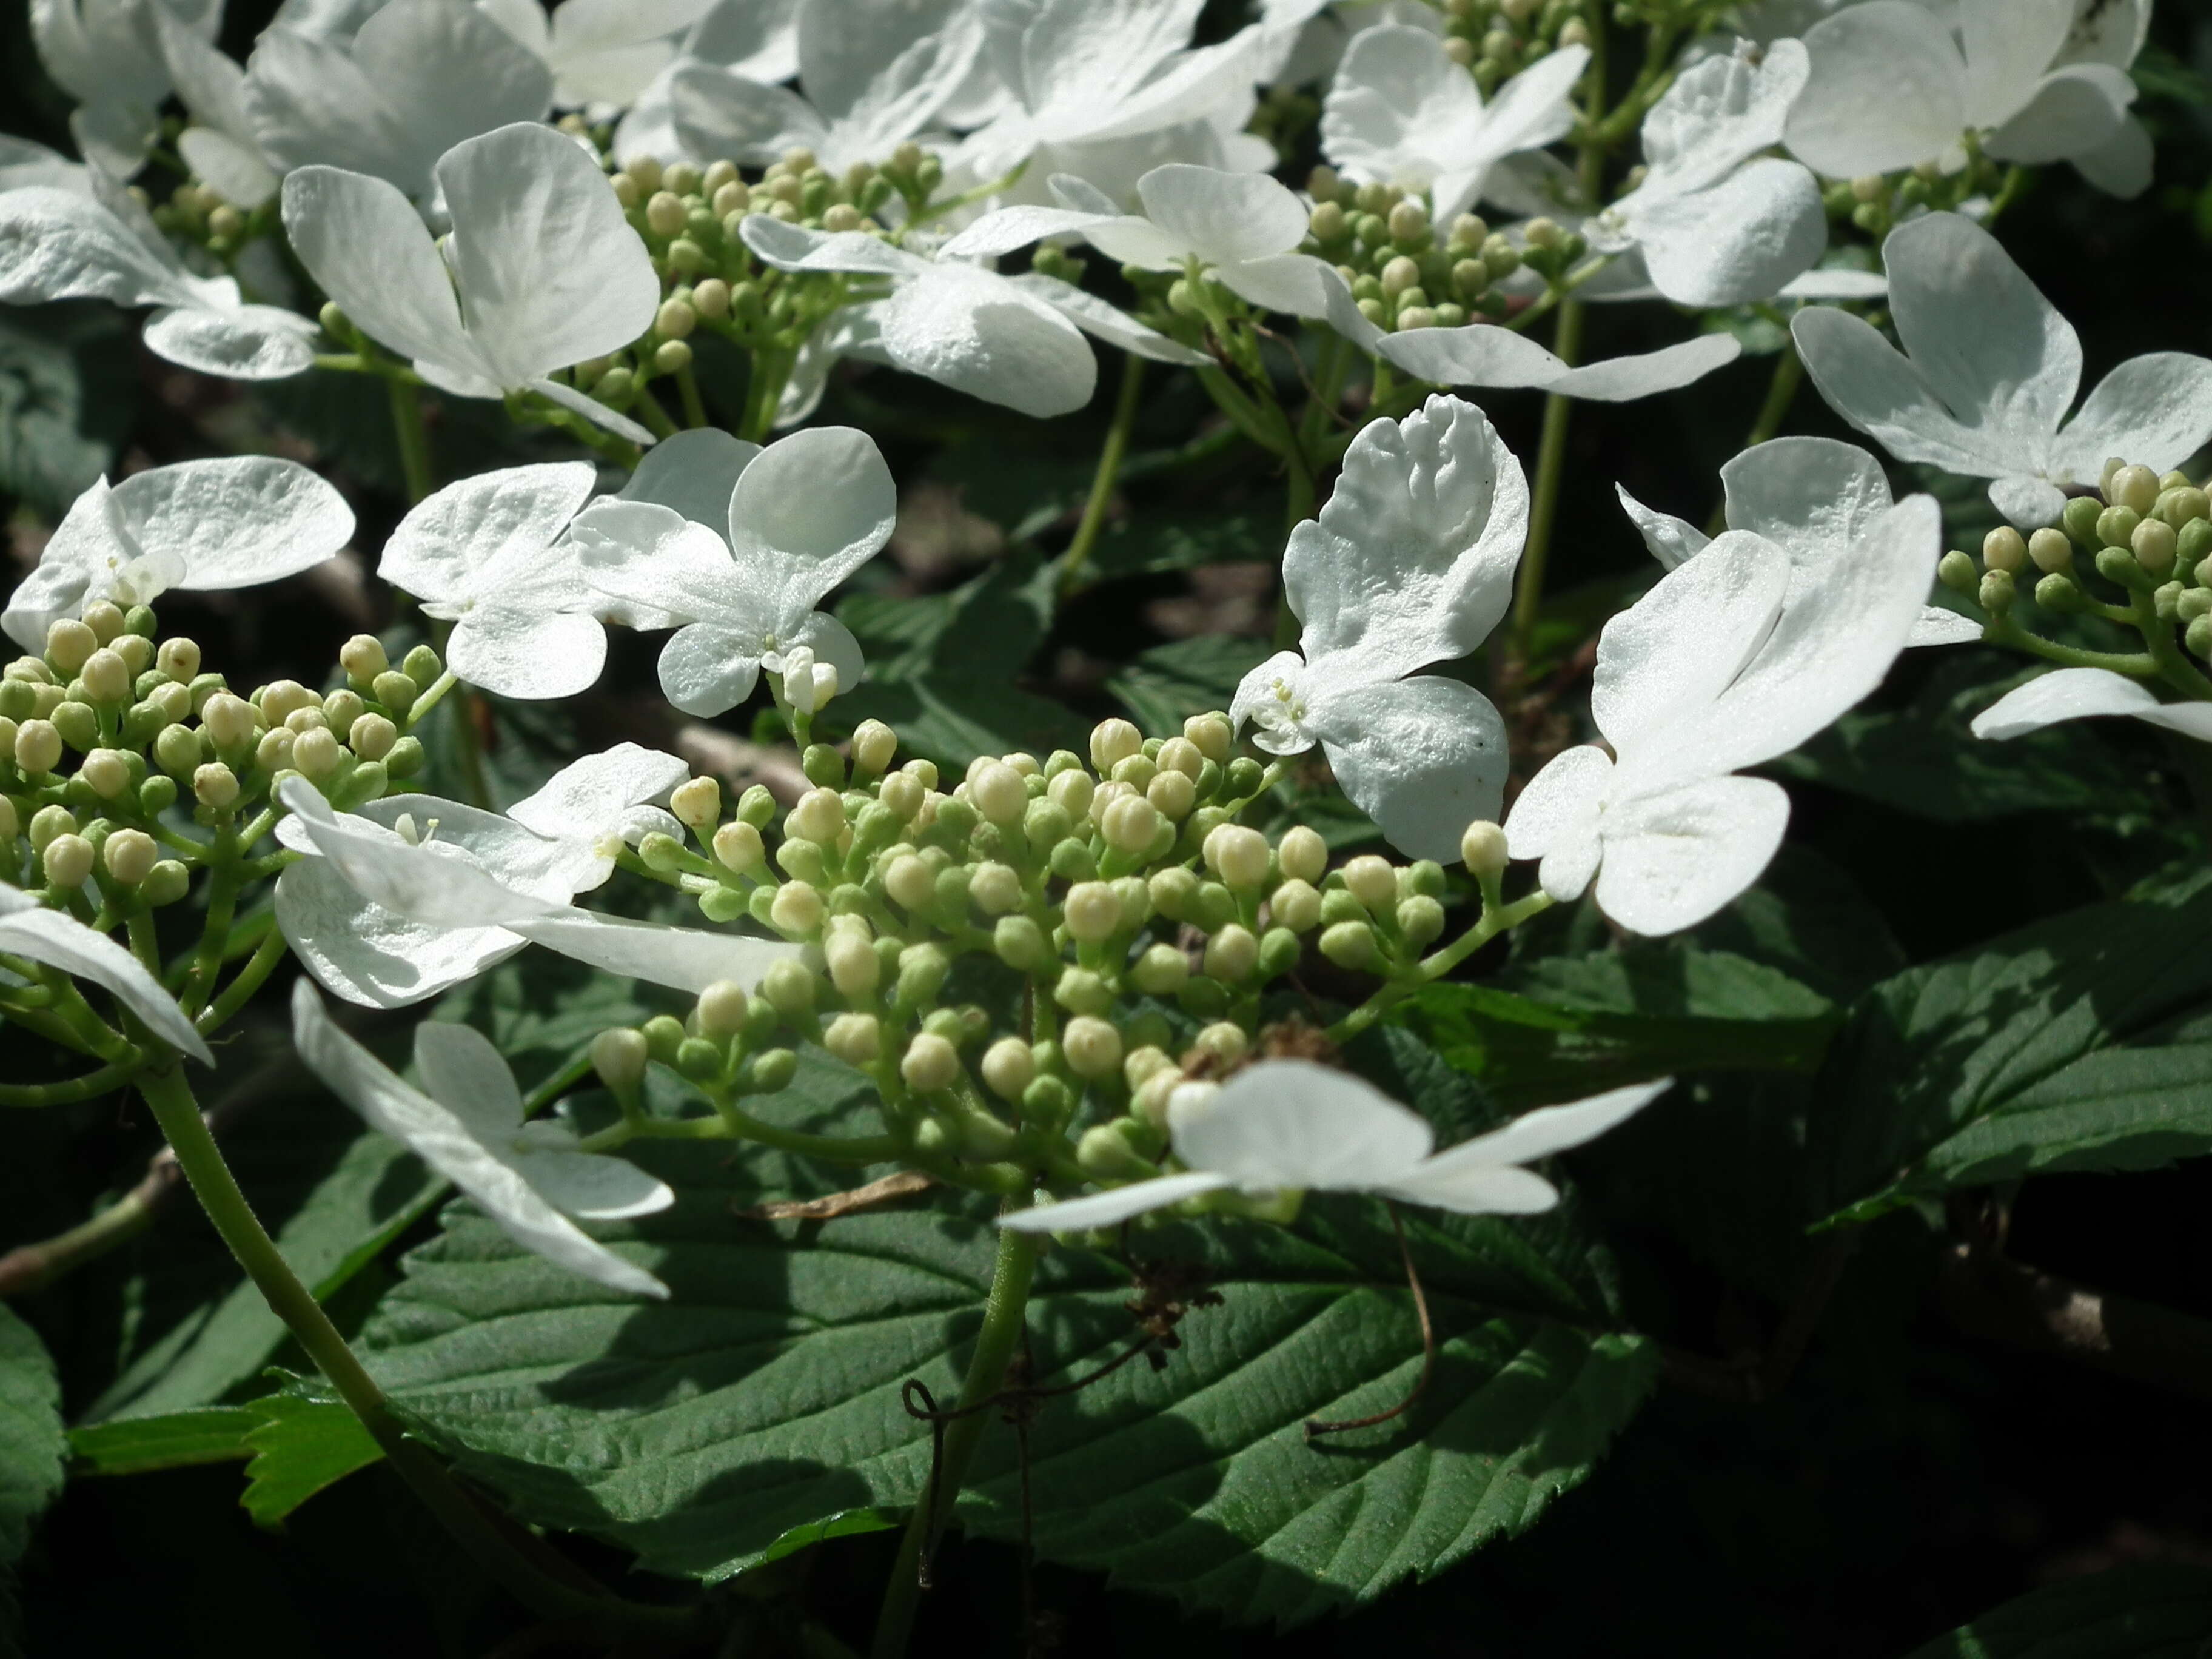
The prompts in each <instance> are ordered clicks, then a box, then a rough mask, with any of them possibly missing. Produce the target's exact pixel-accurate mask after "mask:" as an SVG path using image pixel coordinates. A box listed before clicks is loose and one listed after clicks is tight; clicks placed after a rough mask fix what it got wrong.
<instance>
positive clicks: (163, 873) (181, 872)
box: [138, 859, 192, 905]
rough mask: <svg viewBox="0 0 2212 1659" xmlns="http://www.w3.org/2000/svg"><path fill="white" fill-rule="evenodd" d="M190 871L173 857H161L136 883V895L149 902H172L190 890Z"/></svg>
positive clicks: (158, 903)
mask: <svg viewBox="0 0 2212 1659" xmlns="http://www.w3.org/2000/svg"><path fill="white" fill-rule="evenodd" d="M191 885H192V872H191V871H189V870H187V869H186V868H185V866H183V865H182V864H180V863H179V862H178V861H177V860H175V859H163V860H161V862H160V863H159V864H156V865H155V866H154V867H153V868H152V869H151V870H149V871H148V872H146V879H145V880H143V881H142V882H140V883H139V884H138V896H139V897H140V898H142V899H143V900H144V901H145V902H147V903H149V904H154V905H161V904H174V903H175V902H177V901H178V900H179V899H180V898H182V897H184V896H185V894H186V893H187V892H189V891H191Z"/></svg>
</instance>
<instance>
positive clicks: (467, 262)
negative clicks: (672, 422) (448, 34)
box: [284, 0, 660, 444]
mask: <svg viewBox="0 0 2212 1659" xmlns="http://www.w3.org/2000/svg"><path fill="white" fill-rule="evenodd" d="M398 3H399V4H403V5H404V4H407V3H410V0H398ZM379 15H380V16H381V15H384V14H381V13H380V14H379ZM437 177H438V184H439V188H440V189H441V191H442V192H443V194H444V196H445V198H446V204H447V207H448V209H449V210H451V212H452V214H453V234H452V235H451V236H450V237H448V238H447V240H446V243H445V246H444V250H443V252H442V253H441V250H440V248H439V246H438V244H436V243H435V242H433V241H432V240H431V239H430V233H429V232H428V230H426V229H424V228H423V226H422V220H421V219H420V218H419V217H417V216H416V212H415V210H414V209H413V208H412V207H410V206H409V205H408V203H407V198H406V197H404V196H403V195H401V194H400V192H399V191H398V188H397V187H396V186H394V185H390V184H387V183H386V181H385V180H383V179H372V178H369V177H368V176H366V175H365V174H362V173H348V172H344V171H343V170H342V169H340V168H337V167H301V169H299V170H298V171H297V172H295V173H293V174H292V175H291V176H290V177H289V178H288V179H285V180H284V228H285V229H286V230H287V231H288V232H289V234H290V236H291V239H292V246H293V249H294V251H295V252H297V253H298V254H299V256H300V262H301V264H304V265H305V266H307V270H308V272H309V274H310V275H312V276H313V277H314V279H315V281H316V282H317V283H320V284H321V285H322V289H323V291H324V292H325V293H326V294H328V295H330V296H331V299H333V300H335V301H337V303H338V305H339V306H340V307H341V308H343V311H344V312H345V313H346V315H347V316H348V317H349V319H352V320H353V322H354V323H355V324H356V325H358V326H359V327H360V328H361V329H362V331H363V332H365V333H367V334H368V336H369V337H371V338H372V339H374V340H375V341H376V342H377V343H379V344H380V345H385V346H388V347H390V348H391V349H392V350H394V351H397V352H398V353H399V354H400V355H401V356H404V357H407V358H409V359H410V360H411V361H412V362H413V363H414V365H415V368H416V373H418V374H421V375H422V378H423V379H424V380H428V382H429V383H430V384H431V385H433V386H437V387H439V388H441V390H443V391H447V392H455V393H458V394H459V395H460V396H461V397H464V398H496V397H499V396H501V394H502V393H505V392H520V391H530V392H537V393H538V395H539V396H540V397H543V398H550V400H551V401H553V402H554V403H556V404H560V405H561V406H562V408H564V409H568V410H574V412H575V413H577V414H579V415H581V416H584V417H585V418H586V419H587V420H590V421H592V422H596V423H597V424H599V425H600V426H603V427H605V428H607V429H608V430H609V431H611V432H616V433H619V434H620V435H622V436H623V437H625V438H628V439H629V441H631V442H633V443H637V444H650V443H651V442H652V441H653V436H652V435H651V434H650V433H648V432H647V431H646V429H645V428H643V427H641V426H639V425H638V424H637V423H636V422H635V421H632V420H629V418H627V417H626V416H621V415H617V413H615V412H614V410H611V409H609V408H607V407H606V406H605V404H601V403H599V402H598V401H596V400H595V399H593V398H587V397H586V396H585V395H584V394H583V393H582V392H578V391H577V390H575V389H574V387H573V386H562V385H560V384H559V383H557V382H556V381H553V380H548V379H546V376H547V375H548V374H550V373H551V372H552V371H553V370H555V369H556V368H567V367H568V365H569V364H571V363H578V362H583V361H585V360H586V358H591V357H599V356H605V355H606V354H608V353H609V352H612V351H617V350H620V349H622V348H623V347H624V346H626V345H629V343H631V342H633V341H635V339H637V338H638V337H639V336H641V334H643V333H644V332H645V331H646V330H647V329H648V328H650V327H651V326H652V325H653V314H654V313H655V312H656V311H658V310H659V306H660V279H659V276H656V275H654V274H653V256H652V255H651V254H649V253H647V252H646V249H645V244H644V242H643V241H641V240H639V237H638V234H637V233H636V232H635V230H633V229H631V228H630V227H629V223H628V222H627V221H625V220H624V219H623V211H622V207H621V205H620V204H618V203H617V201H616V200H615V197H614V192H613V191H611V190H610V189H608V188H607V181H606V178H605V174H603V173H600V171H599V168H598V167H597V166H595V165H594V164H593V163H592V158H591V157H590V156H589V155H586V153H585V152H584V150H583V149H582V148H581V147H580V146H579V145H578V144H577V143H575V142H574V140H573V139H570V138H568V137H565V136H563V135H562V134H561V133H559V132H556V131H554V130H553V129H552V128H550V127H543V126H533V125H524V124H518V125H513V126H507V127H501V129H500V130H499V131H496V132H489V133H486V134H485V135H484V136H483V137H481V138H471V139H470V140H468V141H467V142H466V143H460V144H456V145H455V146H454V147H453V149H450V150H448V151H447V153H446V154H445V155H444V156H443V157H442V158H441V160H440V161H439V162H438V167H437Z"/></svg>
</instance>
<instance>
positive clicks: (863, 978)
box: [777, 920, 883, 1002]
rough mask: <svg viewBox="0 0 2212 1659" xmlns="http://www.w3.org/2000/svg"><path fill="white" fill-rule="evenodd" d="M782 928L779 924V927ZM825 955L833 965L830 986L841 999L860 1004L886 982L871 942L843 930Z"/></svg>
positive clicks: (827, 944) (826, 945)
mask: <svg viewBox="0 0 2212 1659" xmlns="http://www.w3.org/2000/svg"><path fill="white" fill-rule="evenodd" d="M782 925H783V924H782V923H781V921H780V920H779V921H778V922H777V926H779V927H781V926H782ZM822 953H823V958H824V960H825V961H826V962H827V963H829V982H830V983H831V984H832V985H834V986H836V987H837V994H839V995H840V996H842V997H843V998H845V999H846V1000H848V1002H857V1001H859V1000H861V999H862V998H864V997H868V996H872V995H873V994H875V989H876V986H877V984H878V982H879V981H881V979H882V978H883V963H882V961H881V960H880V959H879V958H878V957H877V955H876V951H875V946H874V945H872V943H870V941H869V940H868V939H866V938H864V937H863V936H861V935H860V934H859V933H854V932H853V931H852V930H850V929H848V928H842V927H841V928H839V929H837V930H836V932H834V933H831V934H830V935H829V939H828V940H827V942H825V943H824V945H823V951H822Z"/></svg>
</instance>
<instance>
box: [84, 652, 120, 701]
mask: <svg viewBox="0 0 2212 1659" xmlns="http://www.w3.org/2000/svg"><path fill="white" fill-rule="evenodd" d="M79 678H82V680H83V681H84V690H85V695H86V696H88V697H90V698H91V699H92V700H93V701H94V702H98V703H107V704H111V705H112V704H115V703H122V702H129V701H130V700H131V671H130V669H129V668H127V667H125V665H124V661H123V659H122V658H121V657H119V656H118V655H116V653H114V652H112V651H111V650H109V649H107V648H106V647H105V646H103V647H100V649H99V650H97V651H95V652H94V653H92V654H91V655H90V656H89V657H87V658H86V659H84V666H83V668H82V670H81V671H79Z"/></svg>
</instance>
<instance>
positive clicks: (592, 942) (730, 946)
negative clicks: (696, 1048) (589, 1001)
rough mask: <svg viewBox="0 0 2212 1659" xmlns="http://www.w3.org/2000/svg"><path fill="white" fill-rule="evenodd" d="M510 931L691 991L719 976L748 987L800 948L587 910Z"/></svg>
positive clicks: (579, 958) (575, 957)
mask: <svg viewBox="0 0 2212 1659" xmlns="http://www.w3.org/2000/svg"><path fill="white" fill-rule="evenodd" d="M515 931H516V932H517V933H520V934H522V935H523V936H524V937H525V938H526V939H529V940H530V941H531V942H532V943H533V944H537V945H544V947H545V948H546V949H547V950H549V951H559V952H560V953H561V954H562V956H564V957H568V958H570V959H571V960H572V961H575V962H582V963H589V964H590V965H591V966H592V967H594V968H597V969H600V970H601V971H602V972H605V973H610V974H618V975H623V977H625V978H629V979H641V980H643V981H646V983H647V984H648V985H665V986H668V987H671V989H674V990H678V991H689V992H690V993H692V994H694V995H696V994H698V993H700V992H702V991H703V990H705V989H706V988H707V987H708V986H710V985H713V984H716V983H718V982H719V981H722V980H729V981H732V982H733V983H735V984H738V985H741V986H743V987H744V988H745V989H746V990H748V991H750V990H751V989H752V988H753V987H755V986H757V985H758V984H759V983H760V979H761V975H763V974H765V973H766V972H768V970H769V969H770V968H772V967H774V966H775V964H776V963H779V962H782V961H785V960H787V959H795V958H796V957H798V955H799V946H797V945H787V944H784V943H783V942H782V941H781V940H780V939H747V938H745V937H744V935H742V934H738V933H708V932H706V931H704V930H703V929H701V928H697V927H667V926H665V925H664V924H663V923H660V922H656V921H631V920H630V919H629V917H627V916H605V915H599V914H597V913H596V912H593V911H590V910H577V909H566V910H561V911H558V912H555V913H551V914H548V915H537V916H532V917H530V918H529V919H527V920H526V921H520V922H518V923H517V924H516V925H515Z"/></svg>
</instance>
